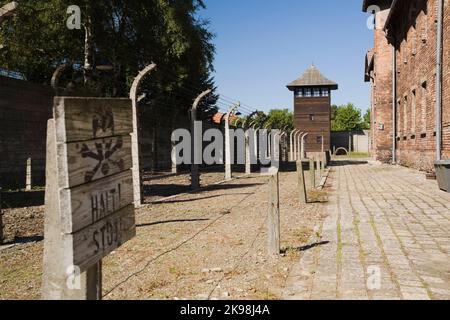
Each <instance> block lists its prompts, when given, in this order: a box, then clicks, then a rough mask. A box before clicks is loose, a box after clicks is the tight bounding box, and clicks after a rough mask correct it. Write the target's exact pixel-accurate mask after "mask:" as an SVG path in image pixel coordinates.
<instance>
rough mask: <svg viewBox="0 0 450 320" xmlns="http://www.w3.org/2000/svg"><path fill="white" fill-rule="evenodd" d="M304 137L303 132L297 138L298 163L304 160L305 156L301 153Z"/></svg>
mask: <svg viewBox="0 0 450 320" xmlns="http://www.w3.org/2000/svg"><path fill="white" fill-rule="evenodd" d="M302 136H303V132H301V133H300V134H299V135H298V137H297V146H298V148H297V161H300V160H302V159H303V154H302V153H301V152H302V149H301V147H300V146H301V144H302Z"/></svg>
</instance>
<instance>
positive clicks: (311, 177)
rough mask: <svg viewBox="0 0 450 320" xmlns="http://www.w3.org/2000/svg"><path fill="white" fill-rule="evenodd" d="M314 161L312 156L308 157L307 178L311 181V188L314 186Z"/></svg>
mask: <svg viewBox="0 0 450 320" xmlns="http://www.w3.org/2000/svg"><path fill="white" fill-rule="evenodd" d="M315 165H316V163H315V161H314V159H313V158H311V159H309V178H310V181H311V189H314V188H315V187H316V168H315Z"/></svg>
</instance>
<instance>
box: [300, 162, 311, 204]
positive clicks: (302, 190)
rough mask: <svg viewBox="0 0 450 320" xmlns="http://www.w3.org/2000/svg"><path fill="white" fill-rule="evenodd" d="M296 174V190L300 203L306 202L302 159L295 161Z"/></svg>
mask: <svg viewBox="0 0 450 320" xmlns="http://www.w3.org/2000/svg"><path fill="white" fill-rule="evenodd" d="M297 176H298V192H299V199H300V203H303V204H306V203H308V196H307V193H306V183H305V171H304V170H303V161H302V160H299V161H297Z"/></svg>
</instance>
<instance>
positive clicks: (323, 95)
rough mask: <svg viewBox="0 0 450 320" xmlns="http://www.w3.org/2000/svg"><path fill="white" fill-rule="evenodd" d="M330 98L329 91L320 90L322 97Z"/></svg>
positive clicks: (326, 89)
mask: <svg viewBox="0 0 450 320" xmlns="http://www.w3.org/2000/svg"><path fill="white" fill-rule="evenodd" d="M329 96H330V90H328V88H322V97H329Z"/></svg>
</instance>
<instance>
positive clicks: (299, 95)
mask: <svg viewBox="0 0 450 320" xmlns="http://www.w3.org/2000/svg"><path fill="white" fill-rule="evenodd" d="M295 97H297V98H301V97H303V89H296V90H295Z"/></svg>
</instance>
